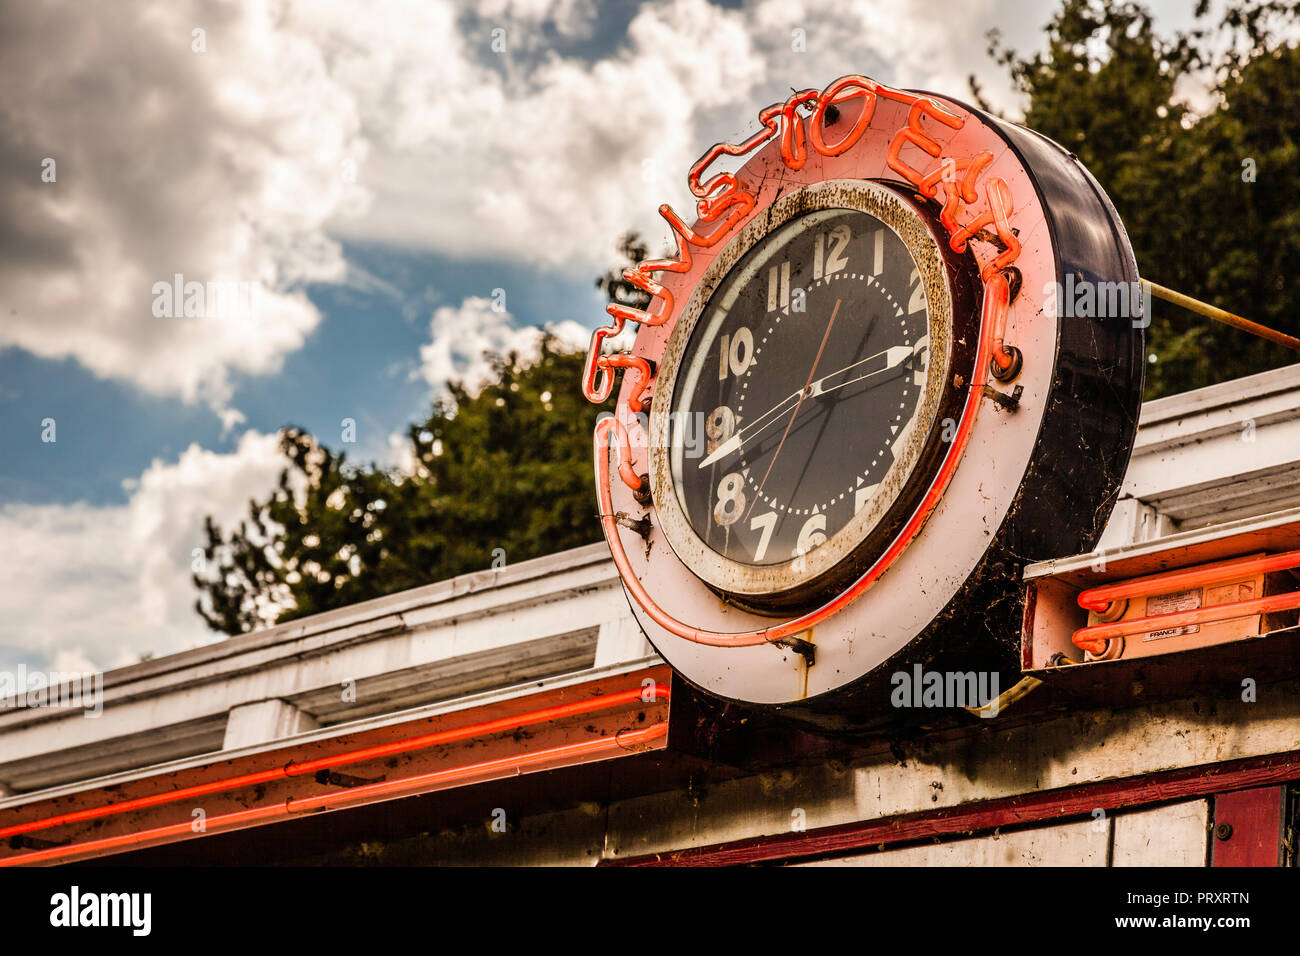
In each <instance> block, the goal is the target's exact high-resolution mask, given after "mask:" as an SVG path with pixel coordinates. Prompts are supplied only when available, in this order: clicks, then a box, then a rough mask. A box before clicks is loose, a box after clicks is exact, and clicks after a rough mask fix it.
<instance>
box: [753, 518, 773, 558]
mask: <svg viewBox="0 0 1300 956" xmlns="http://www.w3.org/2000/svg"><path fill="white" fill-rule="evenodd" d="M776 520H777V515H776V512H775V511H769V512H767V514H761V515H755V516H754V518H753V520H751V521H750V522H749V530H750V531H759V530H761V531H762V534H760V535H759V536H758V547H757V548H755V549H754V560H755V561H762V560H763V558H765V557H767V546H768V545H769V544H770V543H771V542H772V532H773V531H775V530H776Z"/></svg>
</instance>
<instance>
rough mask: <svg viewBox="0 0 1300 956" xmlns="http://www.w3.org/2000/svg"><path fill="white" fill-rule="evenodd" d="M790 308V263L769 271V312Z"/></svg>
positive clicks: (774, 267)
mask: <svg viewBox="0 0 1300 956" xmlns="http://www.w3.org/2000/svg"><path fill="white" fill-rule="evenodd" d="M789 306H790V263H788V262H782V263H781V264H780V265H776V266H772V268H770V269H768V270H767V311H769V312H775V311H776V310H777V309H778V308H780V309H786V308H789Z"/></svg>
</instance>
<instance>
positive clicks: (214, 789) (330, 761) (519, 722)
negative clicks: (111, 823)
mask: <svg viewBox="0 0 1300 956" xmlns="http://www.w3.org/2000/svg"><path fill="white" fill-rule="evenodd" d="M649 689H650V688H640V687H638V688H635V689H633V690H626V691H619V692H618V693H617V694H608V695H604V696H601V697H593V698H591V699H590V700H580V701H575V702H574V703H571V704H559V705H556V706H554V707H546V708H543V709H541V710H534V711H530V712H528V713H526V714H515V715H512V716H510V717H502V718H499V719H497V720H489V721H484V722H481V723H477V724H467V725H465V726H464V727H453V728H452V729H450V730H439V731H434V732H433V733H428V734H422V735H420V736H419V737H411V738H410V739H408V740H398V741H394V742H393V743H389V744H378V745H376V746H373V747H363V748H362V749H360V750H349V751H347V752H345V753H341V754H333V755H331V756H328V757H318V758H316V759H315V760H306V761H303V762H301V763H295V762H293V761H292V760H291V761H289V762H288V763H287V764H285V765H284V766H283V767H276V768H274V769H272V770H259V771H256V772H254V773H246V774H241V775H239V776H237V777H227V778H225V779H223V780H214V781H212V782H211V783H200V784H196V785H194V786H192V787H181V788H180V789H177V790H168V791H167V792H165V793H155V794H150V795H149V796H147V797H136V798H135V799H133V800H122V801H120V802H118V803H112V804H106V805H103V806H98V807H90V808H88V809H85V810H73V811H71V812H69V813H61V814H58V815H56V816H52V817H44V818H42V819H40V820H31V821H28V822H27V823H17V824H14V825H13V826H8V827H3V828H0V837H7V836H14V835H16V834H19V833H30V832H31V831H33V830H46V829H49V828H51V827H57V826H62V825H63V824H65V823H76V822H78V821H81V820H93V819H95V818H96V817H106V816H113V815H115V814H118V813H127V812H128V811H131V810H139V809H142V808H144V807H152V806H158V805H159V804H163V803H173V802H175V801H177V800H185V799H187V798H189V797H201V796H204V795H206V794H209V793H219V792H221V791H223V790H234V789H235V788H236V787H248V786H254V785H256V784H259V783H267V782H268V781H271V780H279V779H281V778H283V777H299V776H304V775H306V774H312V773H315V772H316V771H318V770H330V769H332V768H334V767H343V766H347V765H348V764H353V763H361V762H362V761H364V760H374V759H376V758H379V757H388V756H391V755H393V754H398V753H407V752H409V751H412V750H424V749H426V748H428V747H436V746H438V745H439V744H446V743H454V742H455V741H458V740H467V739H469V738H471V737H486V736H490V735H491V734H496V733H501V732H503V731H509V730H516V729H518V728H520V727H528V726H531V725H533V724H542V723H546V722H548V721H551V720H561V719H563V718H565V717H576V716H579V715H581V714H587V713H591V712H592V711H597V710H608V709H610V708H611V707H615V706H617V705H619V704H628V703H632V702H633V701H640V702H642V703H649V702H648V701H645V700H644V699H643V698H642V695H643V694H644V693H645V691H646V690H649ZM654 695H655V700H654V702H655V703H657V702H659V701H661V700H668V699H669V697H670V694H669V691H668V688H667V687H665V686H664V685H663V684H656V685H655V686H654ZM354 789H356V788H354ZM187 825H188V824H187Z"/></svg>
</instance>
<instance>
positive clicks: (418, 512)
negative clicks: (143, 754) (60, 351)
mask: <svg viewBox="0 0 1300 956" xmlns="http://www.w3.org/2000/svg"><path fill="white" fill-rule="evenodd" d="M583 359H584V356H583V355H581V354H578V353H573V352H567V351H563V350H559V349H557V348H556V345H555V343H554V342H553V341H550V340H549V339H548V340H546V341H544V342H543V343H542V346H541V350H540V357H538V358H537V359H536V360H535V361H532V362H525V361H521V360H520V358H519V356H518V355H515V354H511V355H508V356H495V357H493V375H492V379H491V381H490V382H489V383H488V384H487V385H485V386H484V387H483V388H482V390H481V391H479V392H477V393H475V394H471V393H469V392H468V391H466V390H465V389H464V388H463V387H462V386H461V385H459V384H453V385H452V386H451V387H450V389H449V392H448V394H447V395H446V396H445V397H442V398H440V399H439V400H438V401H437V402H436V403H435V405H434V407H433V410H432V412H431V414H430V415H429V417H428V418H427V419H425V420H424V421H422V422H418V423H416V424H414V425H412V426H411V427H410V429H409V430H408V435H409V437H410V440H411V444H412V447H413V449H414V456H413V457H414V462H413V463H414V469H413V471H411V472H410V473H403V472H401V471H399V470H396V469H387V468H382V467H378V466H376V465H364V466H357V465H354V464H353V463H352V462H350V461H348V459H347V456H346V455H345V454H344V453H342V452H338V453H336V452H334V451H331V450H330V449H328V448H326V447H324V446H323V445H321V444H319V443H318V442H317V441H316V440H315V439H314V438H313V437H312V436H311V435H309V434H308V433H307V432H305V431H303V430H302V429H300V428H286V429H284V430H283V431H282V433H281V447H282V449H283V451H284V453H285V456H286V459H287V467H286V468H285V470H284V473H283V474H282V475H281V479H280V486H279V488H278V489H277V491H276V492H275V493H274V494H273V495H271V496H270V497H269V498H268V499H266V500H264V501H252V502H250V503H249V516H248V518H247V519H246V520H245V521H244V522H242V524H241V525H240V526H239V527H238V528H236V529H234V530H233V531H232V532H230V533H229V534H227V533H225V532H223V530H222V529H221V528H219V527H218V526H216V525H215V524H214V523H213V522H212V520H211V519H209V520H208V525H207V534H208V543H207V546H206V549H205V551H206V559H207V560H206V562H205V563H206V566H207V568H210V569H211V570H210V571H208V573H197V574H195V575H194V583H195V585H196V586H197V587H198V588H199V589H200V591H201V596H200V599H199V601H198V602H197V607H198V610H199V613H200V614H201V615H202V616H203V617H204V618H205V619H206V620H207V622H208V623H209V625H210V626H212V627H213V628H214V629H216V630H220V631H225V632H226V633H229V634H238V633H242V632H244V631H247V630H251V629H252V628H254V627H256V626H258V625H261V624H267V623H272V622H274V621H286V620H290V619H292V618H295V617H301V616H303V615H306V614H314V613H317V612H319V611H325V610H329V609H330V608H335V607H342V606H345V605H348V604H353V603H356V602H357V601H364V600H366V599H368V598H373V597H378V596H380V595H383V594H389V593H391V592H394V591H400V590H403V589H405V588H411V587H416V586H418V585H421V584H428V583H430V582H432V581H439V580H442V579H444V578H448V577H453V576H455V575H457V574H462V573H465V572H468V571H477V570H482V569H485V568H488V567H491V566H492V565H493V563H494V559H496V562H495V563H497V564H500V563H502V562H505V561H508V562H510V563H514V562H517V561H524V560H527V559H529V558H535V557H539V556H541V555H544V554H549V553H551V552H554V551H560V550H563V549H565V548H573V547H577V546H578V545H582V544H588V543H590V542H592V541H595V540H597V539H598V538H599V535H600V526H599V524H598V522H597V521H596V520H595V510H596V506H595V494H594V492H593V486H592V477H591V474H592V473H591V434H592V430H593V428H594V427H595V422H596V416H597V415H598V414H599V412H600V409H599V408H598V407H596V406H594V405H591V404H590V403H588V402H587V401H586V400H585V399H584V398H583V396H582V394H581V392H580V391H579V390H578V388H577V383H578V381H579V379H580V377H581V372H582V365H583ZM498 549H500V550H498Z"/></svg>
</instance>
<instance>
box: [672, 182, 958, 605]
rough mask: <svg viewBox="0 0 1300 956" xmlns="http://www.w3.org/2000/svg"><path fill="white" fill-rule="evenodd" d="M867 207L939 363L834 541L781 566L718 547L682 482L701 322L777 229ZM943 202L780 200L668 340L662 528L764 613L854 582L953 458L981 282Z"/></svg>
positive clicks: (753, 225)
mask: <svg viewBox="0 0 1300 956" xmlns="http://www.w3.org/2000/svg"><path fill="white" fill-rule="evenodd" d="M834 209H847V210H856V211H859V212H864V213H866V214H868V215H870V216H872V217H873V218H875V219H877V220H878V221H879V222H881V223H882V224H883V225H885V226H886V227H888V228H890V229H891V230H892V231H893V232H894V233H895V235H897V236H898V238H899V239H900V240H901V241H902V243H903V245H904V247H905V248H906V249H907V251H908V254H909V255H910V256H911V258H912V261H913V264H914V265H915V267H916V268H917V269H918V271H919V272H920V274H921V279H922V285H923V287H924V290H925V298H926V310H927V334H928V336H929V359H928V369H927V371H926V374H925V384H924V386H923V388H922V394H921V396H920V397H919V399H918V403H919V407H918V408H917V409H916V413H915V415H914V416H913V417H912V419H911V421H910V422H909V424H908V425H907V426H905V431H904V432H903V433H901V434H900V436H899V437H898V438H897V439H896V441H895V443H894V448H895V451H896V454H895V457H894V462H893V464H892V465H891V466H890V468H889V469H888V470H887V471H886V473H885V474H884V475H883V476H882V477H881V480H880V483H879V484H880V488H879V490H878V491H877V492H876V494H875V495H873V497H872V499H871V501H870V502H869V503H868V504H867V505H865V506H864V507H863V508H862V510H861V511H859V512H858V513H857V514H855V515H854V516H853V518H852V519H850V520H849V522H848V523H846V524H845V525H844V526H843V527H842V528H840V529H839V530H838V531H836V532H835V533H834V534H832V535H830V536H829V537H828V538H827V540H826V541H825V543H823V544H822V545H820V546H819V547H817V548H814V549H812V550H811V551H809V552H808V553H807V554H806V555H803V556H801V557H793V558H791V559H790V560H788V561H784V562H781V563H778V564H768V565H750V564H745V563H742V562H739V561H736V560H733V559H731V558H728V557H726V556H725V555H722V554H720V553H718V552H717V551H715V550H713V548H711V547H710V546H709V545H707V544H706V543H705V542H704V541H703V539H702V538H701V537H700V536H699V534H698V533H697V532H696V530H695V528H694V527H693V526H692V525H691V523H690V521H689V520H688V518H687V516H686V514H685V512H684V511H683V509H682V507H681V504H680V501H679V499H678V493H677V489H676V487H675V486H674V482H673V478H672V462H671V457H672V456H671V449H670V445H669V439H670V427H669V426H670V421H671V418H670V416H671V413H672V412H673V408H674V404H675V397H676V396H675V392H676V387H677V380H678V377H679V372H681V371H682V370H683V369H684V367H685V363H684V359H685V358H686V351H687V348H688V347H689V345H690V342H691V339H692V337H693V335H694V332H695V329H696V326H697V325H698V323H699V322H700V320H701V318H702V317H703V315H704V313H705V311H706V309H707V306H708V304H709V302H710V301H711V300H712V298H713V296H714V294H715V293H716V292H717V291H718V290H719V289H720V288H721V287H722V286H723V284H724V283H725V281H726V279H727V278H728V277H729V276H730V275H731V274H732V272H733V271H734V269H735V268H736V267H737V266H738V265H739V264H740V262H741V260H742V259H744V257H745V256H746V255H747V254H748V253H749V252H750V251H751V250H752V249H754V248H756V247H757V246H758V245H759V244H760V243H761V242H762V241H763V240H764V239H766V238H767V237H768V236H770V235H772V234H774V233H776V232H777V231H779V230H780V229H782V228H783V227H784V226H785V225H786V224H787V223H789V222H791V221H793V220H795V219H797V218H799V217H801V216H804V215H805V214H807V213H811V212H816V211H820V210H834ZM944 235H945V234H944V232H943V227H942V224H941V223H940V222H939V219H938V207H937V205H935V204H932V203H926V202H925V200H923V199H921V197H919V196H917V195H916V194H915V193H914V191H912V190H911V189H910V187H907V186H905V185H903V184H894V183H889V182H886V181H873V180H848V179H839V180H826V181H823V182H819V183H816V184H813V185H809V186H806V187H804V188H802V189H799V190H797V191H795V192H792V193H790V194H789V195H787V196H784V197H782V198H780V199H778V200H777V201H776V202H774V203H773V204H772V206H771V207H770V209H769V210H768V211H767V214H766V215H764V216H762V217H756V218H755V219H754V220H753V221H751V222H750V223H749V224H748V225H747V226H746V227H744V228H743V229H742V230H741V232H740V233H739V234H738V235H737V236H736V237H735V238H734V239H732V240H731V242H730V243H728V244H727V245H726V247H725V248H724V249H723V250H722V251H721V253H719V255H718V256H717V257H716V258H715V259H714V260H713V262H711V263H710V264H709V266H708V268H707V269H706V270H705V272H704V274H703V276H702V277H701V279H700V281H699V283H698V284H697V285H696V286H695V288H694V290H693V292H692V294H691V297H690V299H689V300H688V301H687V303H686V306H685V308H684V309H683V311H682V313H681V317H680V318H679V320H678V321H677V323H676V325H675V327H674V328H673V330H672V333H671V334H670V335H669V337H668V341H667V343H666V345H665V348H664V352H663V356H662V358H661V361H660V365H659V371H658V376H657V387H656V394H655V396H654V401H653V402H652V405H651V410H650V416H649V439H650V441H649V458H650V467H649V480H650V489H651V496H652V498H653V500H654V502H655V506H656V510H657V513H658V519H659V524H660V527H661V528H662V529H663V532H664V536H665V538H666V539H667V540H668V544H669V546H670V547H671V548H672V550H673V551H674V552H675V553H676V555H677V557H678V558H679V559H680V560H681V561H682V562H683V564H684V565H685V566H686V567H688V568H690V569H691V570H692V572H693V573H694V574H695V575H696V576H697V577H698V578H699V579H700V580H701V581H703V582H704V583H705V584H707V585H708V586H709V587H711V588H713V589H714V590H716V591H718V592H720V593H722V594H723V595H725V596H726V597H728V598H729V599H731V600H734V601H735V602H736V603H738V604H740V605H741V606H742V607H745V608H747V609H750V610H754V611H756V612H758V613H770V614H785V613H788V612H790V611H792V610H797V609H799V608H801V607H804V606H809V605H811V604H814V603H816V602H818V601H821V600H824V599H825V598H826V597H827V595H828V594H830V593H834V592H835V591H836V589H839V588H842V587H844V586H847V585H848V584H849V583H850V582H851V581H852V580H853V579H854V578H855V577H856V576H857V575H859V574H860V573H861V572H862V570H863V569H864V568H865V567H867V566H869V565H870V564H871V563H872V562H873V561H874V560H875V559H876V558H877V557H879V555H880V554H881V553H883V551H884V550H885V549H886V548H887V547H888V545H889V543H890V541H892V539H893V537H894V536H895V534H896V533H897V531H898V529H899V528H900V527H901V526H902V524H903V523H904V522H905V521H906V520H907V518H908V517H910V515H911V513H912V512H913V511H914V510H915V507H916V504H917V503H918V502H919V499H920V497H921V496H922V495H923V494H924V491H925V489H926V488H927V487H928V486H929V484H930V482H931V480H932V479H933V477H934V474H935V473H936V472H937V471H938V469H939V467H940V466H941V464H942V461H943V458H944V457H945V455H944V453H945V451H947V450H948V449H947V448H946V444H947V443H945V442H944V441H943V433H944V430H945V428H944V422H945V419H949V418H956V417H957V416H959V415H960V413H961V408H962V402H963V400H964V399H963V394H964V389H963V387H962V386H964V385H965V384H966V383H967V382H969V381H970V380H971V375H972V372H973V366H974V360H975V351H976V349H975V345H976V339H977V338H978V327H979V315H980V306H981V301H982V285H981V283H980V281H979V276H978V270H977V268H976V266H975V263H974V259H973V257H971V256H970V254H969V252H967V253H966V254H964V255H958V254H957V253H954V252H952V251H951V250H950V249H949V247H948V244H947V243H946V242H945V241H944Z"/></svg>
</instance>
